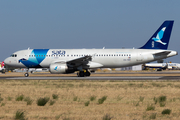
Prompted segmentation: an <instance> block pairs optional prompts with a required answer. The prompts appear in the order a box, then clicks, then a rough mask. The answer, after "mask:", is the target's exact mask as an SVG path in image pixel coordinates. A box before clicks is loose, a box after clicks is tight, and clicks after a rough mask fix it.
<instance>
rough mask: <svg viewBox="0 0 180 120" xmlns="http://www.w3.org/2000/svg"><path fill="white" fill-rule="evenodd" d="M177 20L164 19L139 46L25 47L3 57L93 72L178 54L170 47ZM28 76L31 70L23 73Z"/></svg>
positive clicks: (22, 64) (61, 70) (19, 63)
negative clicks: (96, 47)
mask: <svg viewBox="0 0 180 120" xmlns="http://www.w3.org/2000/svg"><path fill="white" fill-rule="evenodd" d="M173 23H174V21H164V22H163V24H162V25H161V26H160V27H159V28H158V30H157V31H156V32H155V33H154V34H153V35H152V37H151V38H150V39H149V40H148V41H147V43H146V44H145V45H144V46H142V47H140V48H138V49H134V48H133V49H26V50H20V51H17V52H15V53H13V54H12V55H11V56H10V57H8V58H6V59H5V60H4V62H5V64H6V65H8V66H13V67H17V68H27V69H29V68H48V69H49V70H50V72H51V73H52V74H68V73H74V72H75V71H78V73H77V76H78V77H85V76H90V75H91V73H90V72H89V69H96V68H120V67H128V66H133V65H138V64H144V63H148V62H152V61H157V60H161V59H165V58H168V57H172V56H175V55H177V54H178V53H177V52H176V51H172V50H167V48H168V44H169V39H170V35H171V31H172V27H173ZM24 76H25V77H28V76H29V74H28V71H27V72H26V73H25V74H24Z"/></svg>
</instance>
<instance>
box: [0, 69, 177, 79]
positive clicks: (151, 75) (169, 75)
mask: <svg viewBox="0 0 180 120" xmlns="http://www.w3.org/2000/svg"><path fill="white" fill-rule="evenodd" d="M122 74H123V75H124V76H121V75H122ZM145 74H146V75H145ZM147 74H148V75H147ZM21 75H22V76H21ZM21 75H20V76H15V74H14V73H13V74H7V75H4V76H1V75H0V79H1V80H2V79H7V80H180V71H165V72H131V73H130V72H120V73H93V74H92V76H90V77H76V75H75V74H71V76H70V75H65V76H52V74H50V73H36V74H32V75H31V74H30V76H29V77H24V76H23V74H21ZM50 75H51V76H50ZM118 75H119V76H118Z"/></svg>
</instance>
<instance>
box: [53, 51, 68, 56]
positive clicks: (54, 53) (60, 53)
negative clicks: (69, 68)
mask: <svg viewBox="0 0 180 120" xmlns="http://www.w3.org/2000/svg"><path fill="white" fill-rule="evenodd" d="M65 54H66V51H63V50H62V51H61V50H57V51H55V50H53V51H52V55H65Z"/></svg>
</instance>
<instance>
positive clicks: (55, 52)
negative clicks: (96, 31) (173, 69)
mask: <svg viewBox="0 0 180 120" xmlns="http://www.w3.org/2000/svg"><path fill="white" fill-rule="evenodd" d="M42 50H43V49H42ZM46 50H47V53H45V54H43V53H40V54H37V53H36V54H32V51H33V49H28V50H21V51H17V52H15V53H14V54H13V56H11V57H8V58H7V59H5V61H4V62H5V64H7V65H9V66H13V67H18V68H24V67H27V68H34V67H35V66H34V65H33V64H32V65H31V63H28V64H23V62H20V61H19V60H20V59H24V61H26V60H30V59H31V60H36V59H39V58H41V57H44V59H43V60H42V61H41V62H40V63H39V65H40V66H41V67H43V68H49V66H50V64H52V63H57V62H59V63H61V62H64V63H67V62H68V61H71V60H75V59H78V58H81V57H84V56H92V59H91V60H90V61H89V62H88V64H87V65H88V68H119V67H126V66H132V65H138V64H142V63H147V62H151V61H156V60H160V59H164V58H168V57H171V56H175V55H177V52H176V51H170V50H151V49H46ZM166 51H170V53H169V54H162V55H161V54H158V55H156V54H157V53H162V52H166ZM36 61H37V60H36Z"/></svg>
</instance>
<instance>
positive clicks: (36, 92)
mask: <svg viewBox="0 0 180 120" xmlns="http://www.w3.org/2000/svg"><path fill="white" fill-rule="evenodd" d="M0 94H1V98H3V100H2V101H1V103H3V104H4V105H3V106H1V107H0V118H1V119H6V120H8V119H13V118H14V116H15V114H16V111H18V110H22V111H24V114H25V118H28V119H30V120H33V119H34V120H39V119H60V120H61V119H73V120H84V119H86V120H95V119H96V120H102V119H103V117H104V116H106V115H109V116H110V117H111V118H112V120H120V119H123V120H128V119H129V120H132V119H150V118H151V117H152V115H154V114H155V115H156V116H155V117H156V119H167V120H168V119H177V120H178V119H180V82H177V81H161V82H158V81H94V80H93V81H85V80H73V81H71V80H66V81H65V80H0ZM53 94H56V95H58V99H53V97H52V95H53ZM18 95H24V97H30V98H31V100H32V101H33V102H32V104H31V105H27V102H26V101H16V97H17V96H18ZM76 96H77V100H76V101H74V100H73V99H74V97H76ZM91 96H96V99H95V100H93V101H90V97H91ZM103 96H107V99H106V100H105V101H104V103H103V104H98V99H100V98H102V97H103ZM159 96H166V98H167V100H166V104H165V106H164V107H160V105H159V104H155V103H154V100H153V98H154V97H156V98H158V97H159ZM10 97H11V100H9V98H10ZM42 97H49V98H50V101H52V100H53V101H55V103H54V104H53V105H50V103H49V102H50V101H49V102H48V103H47V104H46V105H45V106H38V105H37V103H36V101H37V100H38V99H39V98H42ZM143 97H144V98H143ZM140 98H143V100H142V99H140ZM87 101H90V103H89V105H88V106H85V105H84V103H85V102H87ZM148 105H153V106H154V107H155V109H154V110H150V111H147V110H146V109H147V106H148ZM164 109H170V110H171V114H170V115H163V114H161V113H162V111H163V110H164Z"/></svg>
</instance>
